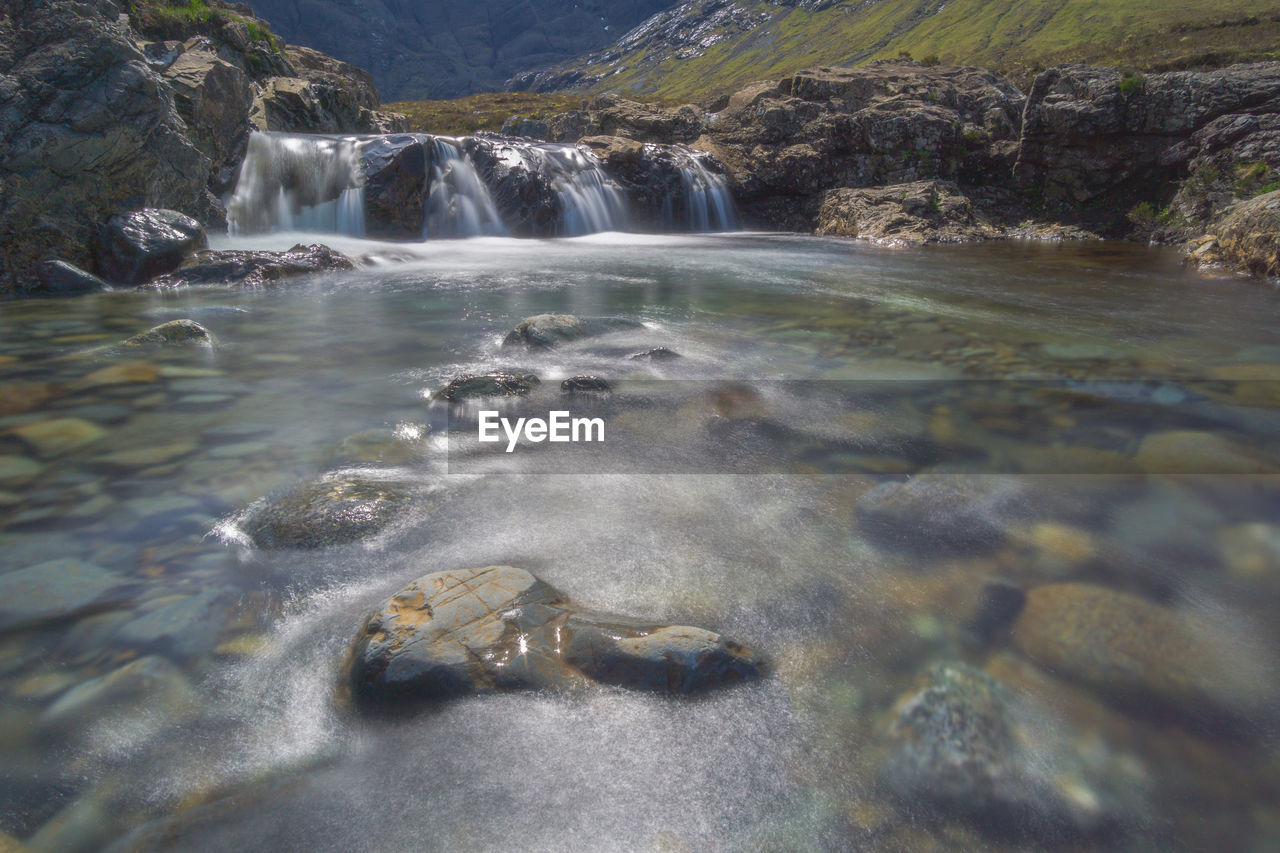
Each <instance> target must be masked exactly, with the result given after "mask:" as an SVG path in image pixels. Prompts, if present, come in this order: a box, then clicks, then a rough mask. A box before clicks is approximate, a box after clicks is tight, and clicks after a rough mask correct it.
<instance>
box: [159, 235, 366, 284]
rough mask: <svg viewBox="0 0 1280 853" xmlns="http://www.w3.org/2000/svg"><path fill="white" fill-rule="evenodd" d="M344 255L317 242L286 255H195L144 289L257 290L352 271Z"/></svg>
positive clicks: (294, 248)
mask: <svg viewBox="0 0 1280 853" xmlns="http://www.w3.org/2000/svg"><path fill="white" fill-rule="evenodd" d="M355 267H356V265H355V263H354V262H353V261H352V260H351V259H350V258H348V257H347V256H346V255H343V254H341V253H340V252H335V251H334V250H333V249H330V248H329V247H328V246H324V245H320V244H318V243H316V244H312V245H310V246H304V245H302V244H301V243H299V244H298V245H296V246H294V247H293V248H291V249H289V250H288V251H287V252H260V251H202V252H196V253H195V254H194V255H193V256H192V257H191V258H190V259H189V260H188V261H187V262H186V263H184V264H183V265H182V266H181V267H180V268H179V269H177V270H174V271H173V272H171V273H169V274H168V275H162V276H160V277H158V278H156V279H154V280H152V281H151V282H150V284H149V285H148V287H154V288H165V287H182V286H187V285H204V284H211V285H212V284H220V285H227V286H232V287H261V286H263V285H267V284H271V283H273V282H277V281H280V280H282V279H286V278H293V277H295V276H301V275H311V274H314V273H320V272H341V271H345V270H353V269H355Z"/></svg>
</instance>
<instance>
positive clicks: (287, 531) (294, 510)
mask: <svg viewBox="0 0 1280 853" xmlns="http://www.w3.org/2000/svg"><path fill="white" fill-rule="evenodd" d="M411 500H412V494H411V492H410V489H409V487H408V486H407V485H405V484H402V483H396V482H390V481H383V480H374V479H359V478H354V477H349V478H335V479H328V480H321V481H319V482H315V483H307V484H305V485H302V486H299V487H297V488H295V489H293V490H291V491H288V492H286V493H284V494H282V495H280V496H278V497H274V498H270V499H268V500H267V501H265V502H264V503H263V504H262V505H261V506H258V507H256V508H252V509H251V510H250V512H249V514H248V515H247V516H246V517H245V518H244V519H242V520H241V521H240V528H241V529H242V530H243V531H244V532H245V534H246V535H247V536H248V537H249V539H250V540H251V541H252V542H253V544H254V545H256V546H257V547H259V548H264V549H275V548H325V547H329V546H332V545H346V544H350V543H352V542H358V541H360V540H362V539H367V538H368V537H370V536H372V535H374V534H375V533H377V532H378V531H380V530H382V529H383V528H384V527H386V526H387V525H388V524H390V523H391V522H392V521H394V520H395V518H396V517H397V516H398V515H399V514H400V513H401V512H402V511H403V510H404V509H405V508H406V507H407V506H408V505H409V503H410V502H411Z"/></svg>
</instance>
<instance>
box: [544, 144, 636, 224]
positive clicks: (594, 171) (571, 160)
mask: <svg viewBox="0 0 1280 853" xmlns="http://www.w3.org/2000/svg"><path fill="white" fill-rule="evenodd" d="M536 150H537V151H539V152H540V153H541V154H542V156H543V159H544V163H545V169H546V171H547V172H548V174H550V176H551V183H552V186H553V187H555V190H556V192H557V193H558V194H559V196H560V203H561V204H562V205H563V206H564V222H563V224H562V225H561V228H562V232H563V233H564V234H565V235H567V236H576V235H579V234H594V233H596V232H598V231H625V230H626V229H627V228H628V227H629V225H630V217H628V216H627V204H626V199H625V197H624V196H623V194H622V190H621V189H619V188H618V185H617V184H615V183H614V182H613V181H612V180H610V179H609V176H608V175H606V174H605V173H604V169H603V168H601V166H600V161H599V159H597V158H596V156H595V155H594V154H591V153H589V152H587V151H585V150H584V149H582V148H579V147H578V146H577V145H551V144H547V145H539V146H536Z"/></svg>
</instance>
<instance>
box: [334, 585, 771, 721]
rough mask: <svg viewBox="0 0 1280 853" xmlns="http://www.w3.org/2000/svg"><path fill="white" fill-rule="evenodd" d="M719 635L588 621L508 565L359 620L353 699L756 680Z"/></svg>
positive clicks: (759, 666) (421, 699)
mask: <svg viewBox="0 0 1280 853" xmlns="http://www.w3.org/2000/svg"><path fill="white" fill-rule="evenodd" d="M763 671H764V664H763V662H762V660H761V659H760V658H759V657H758V656H756V655H755V654H753V653H752V652H751V651H750V650H748V649H746V648H744V647H742V646H740V645H738V644H736V643H733V642H730V641H728V640H725V639H724V638H722V637H720V636H719V635H717V634H713V633H711V632H709V631H704V630H701V629H698V628H690V627H684V626H666V625H653V624H646V623H641V622H636V621H634V620H630V619H625V618H618V617H612V616H607V615H603V614H596V613H592V612H588V611H583V610H580V609H578V608H576V607H574V606H573V605H572V604H571V603H570V602H569V601H568V599H567V598H566V597H565V596H564V595H563V594H562V593H560V592H559V591H558V590H556V589H554V588H553V587H551V586H550V585H548V584H546V583H545V582H543V581H541V580H539V579H538V578H536V577H534V576H533V575H532V574H530V573H529V572H527V571H525V570H523V569H518V568H515V567H513V566H487V567H484V568H477V569H464V570H459V571H447V572H435V573H432V574H428V575H424V576H423V577H421V578H419V579H417V580H416V581H414V582H413V583H411V584H409V585H408V586H406V587H405V588H404V589H402V590H401V591H400V592H398V593H396V594H395V595H394V596H392V597H391V598H390V599H389V600H388V601H386V602H385V603H383V605H382V606H381V607H380V608H379V609H378V610H377V612H375V613H374V614H373V615H372V616H370V617H369V619H368V620H367V621H366V622H365V625H364V627H363V628H362V629H361V630H360V633H359V634H358V635H357V637H356V640H355V644H354V647H353V651H352V654H351V657H350V660H349V670H348V679H349V684H350V687H351V690H352V694H353V696H354V698H355V699H356V701H357V702H359V703H362V704H365V705H381V706H384V707H385V706H387V705H392V706H394V705H399V704H405V705H410V704H422V703H433V702H440V701H444V700H448V699H452V698H455V697H458V696H465V695H470V694H475V693H489V692H495V691H509V690H540V689H555V690H563V689H571V688H575V687H581V686H586V685H589V684H590V683H592V682H598V683H603V684H612V685H618V686H624V687H631V688H635V689H642V690H650V691H655V692H660V693H671V694H687V693H695V692H699V691H702V690H705V689H710V688H714V687H719V686H723V685H728V684H732V683H735V682H738V681H744V680H749V679H752V678H756V677H759V676H760V675H762V674H763Z"/></svg>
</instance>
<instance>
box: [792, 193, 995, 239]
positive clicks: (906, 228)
mask: <svg viewBox="0 0 1280 853" xmlns="http://www.w3.org/2000/svg"><path fill="white" fill-rule="evenodd" d="M814 232H815V233H816V234H819V235H822V236H831V237H858V238H860V239H863V240H870V241H872V242H874V243H877V244H879V245H892V246H903V245H907V246H913V245H920V244H922V243H964V242H969V241H972V240H983V239H987V238H991V237H995V236H997V235H998V234H999V233H1000V232H999V231H998V230H997V229H996V228H995V227H994V226H992V225H991V224H989V223H988V222H986V221H985V220H984V219H983V217H981V216H980V215H979V214H978V213H976V212H975V211H974V209H973V205H972V204H971V203H970V201H969V199H968V198H967V197H966V196H965V195H964V194H963V193H961V192H960V189H959V187H957V186H956V185H955V184H954V183H952V182H950V181H918V182H916V183H913V184H899V185H896V186H889V187H873V188H867V189H838V190H828V191H827V192H825V193H823V195H822V199H821V206H820V207H819V210H818V216H817V221H816V222H815V227H814Z"/></svg>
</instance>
